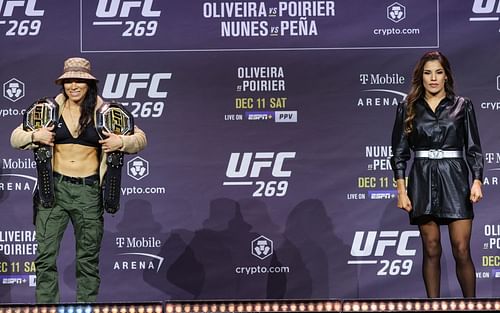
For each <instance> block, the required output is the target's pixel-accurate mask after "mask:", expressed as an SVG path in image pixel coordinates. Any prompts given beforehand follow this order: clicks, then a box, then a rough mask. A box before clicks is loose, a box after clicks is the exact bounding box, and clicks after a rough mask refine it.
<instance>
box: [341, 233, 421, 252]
mask: <svg viewBox="0 0 500 313" xmlns="http://www.w3.org/2000/svg"><path fill="white" fill-rule="evenodd" d="M419 236H420V234H419V232H418V231H416V230H407V231H403V232H401V234H399V231H381V232H377V231H369V232H368V233H366V239H365V244H364V245H363V238H364V237H365V232H364V231H357V232H356V234H355V235H354V240H353V241H352V246H351V255H352V256H357V257H361V256H383V255H384V253H385V249H386V248H387V247H396V254H397V255H399V256H414V255H415V254H416V250H413V249H408V248H407V246H408V241H409V239H410V238H411V237H419ZM374 248H375V252H373V249H374Z"/></svg>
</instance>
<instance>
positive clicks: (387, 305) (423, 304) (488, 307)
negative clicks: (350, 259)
mask: <svg viewBox="0 0 500 313" xmlns="http://www.w3.org/2000/svg"><path fill="white" fill-rule="evenodd" d="M499 310H500V301H499V300H487V299H485V300H480V299H470V300H467V299H464V300H462V299H441V300H425V299H424V300H406V301H381V300H373V301H369V300H368V301H359V300H352V301H343V303H342V312H433V311H450V312H456V311H458V312H459V311H463V312H481V311H494V312H498V311H499Z"/></svg>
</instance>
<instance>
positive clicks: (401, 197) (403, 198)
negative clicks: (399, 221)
mask: <svg viewBox="0 0 500 313" xmlns="http://www.w3.org/2000/svg"><path fill="white" fill-rule="evenodd" d="M398 208H400V209H403V210H405V211H406V212H411V210H413V208H412V206H411V201H410V198H409V197H408V194H406V191H404V192H402V193H400V192H398Z"/></svg>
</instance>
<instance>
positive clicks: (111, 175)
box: [102, 152, 123, 214]
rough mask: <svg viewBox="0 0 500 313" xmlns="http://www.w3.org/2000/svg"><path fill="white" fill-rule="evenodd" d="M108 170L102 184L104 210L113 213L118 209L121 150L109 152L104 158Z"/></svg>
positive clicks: (121, 161) (121, 165)
mask: <svg viewBox="0 0 500 313" xmlns="http://www.w3.org/2000/svg"><path fill="white" fill-rule="evenodd" d="M106 164H107V165H108V170H107V171H106V175H105V176H104V181H103V184H102V186H103V187H102V189H103V197H102V198H103V203H104V210H106V212H108V213H110V214H115V213H116V212H117V211H118V210H119V209H120V186H121V180H122V167H123V152H111V153H109V154H108V157H107V159H106Z"/></svg>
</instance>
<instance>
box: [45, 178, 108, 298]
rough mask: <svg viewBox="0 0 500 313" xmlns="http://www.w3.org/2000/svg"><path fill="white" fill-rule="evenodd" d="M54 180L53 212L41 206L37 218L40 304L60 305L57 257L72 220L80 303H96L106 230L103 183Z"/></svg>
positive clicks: (51, 209) (77, 288) (77, 291)
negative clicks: (100, 258)
mask: <svg viewBox="0 0 500 313" xmlns="http://www.w3.org/2000/svg"><path fill="white" fill-rule="evenodd" d="M54 179H55V180H56V181H55V182H54V189H55V199H56V201H55V205H54V207H52V208H44V207H42V206H41V205H39V206H38V212H37V215H36V225H35V226H36V240H37V243H38V249H37V256H36V260H35V265H36V276H37V277H36V279H37V282H36V301H37V303H57V302H59V284H58V274H57V256H58V254H59V247H60V243H61V240H62V237H63V234H64V231H65V229H66V227H67V225H68V221H69V220H71V222H72V224H73V229H74V233H75V241H76V284H77V286H76V294H77V296H76V301H77V302H95V300H96V297H97V293H98V291H99V284H100V278H99V250H100V247H101V240H102V235H103V228H104V220H103V208H102V205H101V200H100V199H101V198H100V188H99V183H98V182H96V183H94V184H92V185H85V184H75V183H71V182H67V181H64V180H62V179H60V178H57V179H56V178H54Z"/></svg>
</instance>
